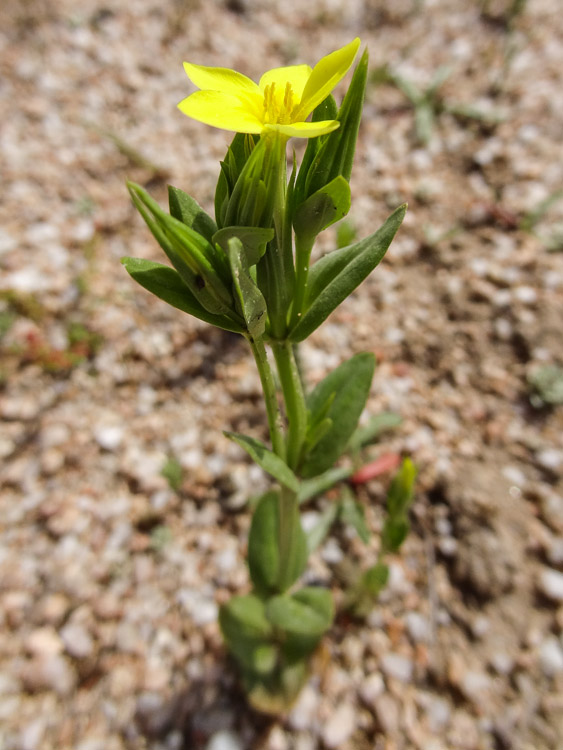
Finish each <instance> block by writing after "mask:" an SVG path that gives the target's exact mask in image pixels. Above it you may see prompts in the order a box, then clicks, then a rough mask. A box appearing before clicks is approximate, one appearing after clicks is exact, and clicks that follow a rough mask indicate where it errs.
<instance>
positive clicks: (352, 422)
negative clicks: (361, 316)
mask: <svg viewBox="0 0 563 750" xmlns="http://www.w3.org/2000/svg"><path fill="white" fill-rule="evenodd" d="M374 369H375V357H374V356H373V354H370V353H368V352H363V353H360V354H356V355H354V356H353V357H352V358H351V359H349V360H348V361H347V362H343V363H342V364H341V365H340V366H339V367H337V368H336V370H334V371H333V372H331V373H330V374H329V375H327V377H326V378H325V379H324V380H322V381H321V382H320V383H319V384H318V385H317V386H316V388H315V389H314V390H313V392H312V393H311V394H310V396H309V398H308V399H307V406H308V407H309V409H310V411H311V414H312V415H313V416H312V421H314V415H315V414H316V413H317V412H318V411H319V410H321V409H323V408H324V405H325V403H326V401H327V400H328V399H333V402H332V404H331V406H330V409H329V410H328V417H329V418H330V419H331V420H332V426H331V428H330V430H329V431H328V432H327V433H326V435H325V436H324V437H323V438H322V439H321V440H320V441H319V442H318V443H317V445H316V446H315V447H314V448H313V449H312V450H311V452H310V453H309V454H308V455H307V456H306V457H305V461H304V463H303V466H302V468H301V474H302V476H303V477H313V476H317V475H318V474H322V473H323V472H324V471H327V469H329V468H330V467H331V466H333V464H334V463H335V462H336V461H337V459H338V458H339V457H340V456H341V454H342V452H343V451H344V449H345V447H346V445H347V443H348V441H349V439H350V437H351V435H352V433H353V432H354V430H355V429H356V425H357V423H358V420H359V418H360V415H361V413H362V411H363V409H364V407H365V403H366V401H367V397H368V395H369V389H370V386H371V381H372V378H373V372H374Z"/></svg>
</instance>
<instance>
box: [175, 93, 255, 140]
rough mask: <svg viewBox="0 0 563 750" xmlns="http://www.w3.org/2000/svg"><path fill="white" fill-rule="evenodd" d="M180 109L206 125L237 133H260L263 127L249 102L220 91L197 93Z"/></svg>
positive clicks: (180, 106)
mask: <svg viewBox="0 0 563 750" xmlns="http://www.w3.org/2000/svg"><path fill="white" fill-rule="evenodd" d="M178 109H179V110H181V111H182V112H183V113H184V114H185V115H187V116H188V117H191V118H193V119H194V120H199V122H204V123H205V124H206V125H212V126H213V127H214V128H222V129H223V130H232V131H234V132H237V133H260V132H261V131H262V127H263V126H262V122H261V121H260V120H259V119H258V117H256V116H255V115H254V114H253V112H252V110H251V109H250V108H249V107H248V104H247V102H245V101H244V100H241V99H240V98H239V97H237V96H233V95H232V94H224V93H221V92H219V91H196V92H195V93H194V94H192V95H191V96H188V97H187V99H184V100H183V101H181V102H180V104H178Z"/></svg>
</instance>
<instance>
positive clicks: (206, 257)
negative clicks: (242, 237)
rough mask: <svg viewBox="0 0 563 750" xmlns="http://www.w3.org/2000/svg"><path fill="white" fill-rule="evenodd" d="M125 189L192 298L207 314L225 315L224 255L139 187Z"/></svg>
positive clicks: (227, 280)
mask: <svg viewBox="0 0 563 750" xmlns="http://www.w3.org/2000/svg"><path fill="white" fill-rule="evenodd" d="M127 187H128V189H129V193H130V195H131V199H132V200H133V203H134V204H135V206H136V208H137V210H138V211H139V213H140V214H141V216H142V217H143V219H144V220H145V222H146V224H147V226H148V227H149V229H150V230H151V232H152V233H153V235H154V237H155V239H156V240H157V242H158V243H159V244H160V246H161V247H162V249H163V250H164V252H165V253H166V255H167V256H168V258H169V259H170V262H171V263H172V265H173V266H174V268H175V269H176V270H177V271H178V273H179V274H180V276H181V277H182V280H183V281H184V283H185V284H186V285H187V286H188V288H189V290H190V291H191V293H192V294H193V296H194V297H195V298H196V299H197V300H198V301H199V303H200V304H201V305H202V306H203V307H204V308H205V309H206V310H207V311H208V312H210V313H214V314H218V315H229V313H230V312H231V311H232V306H233V297H232V294H231V291H230V283H231V280H230V272H229V269H228V264H227V260H226V258H225V254H224V253H223V252H222V251H221V250H218V249H216V248H214V247H213V245H211V244H210V243H209V242H208V241H207V240H206V239H205V238H204V237H202V236H201V235H200V234H198V233H197V232H195V231H194V230H193V229H190V227H188V226H186V224H184V223H182V222H181V221H179V220H178V219H175V218H174V217H173V216H170V215H169V214H167V213H166V212H165V211H163V210H162V209H161V208H160V206H159V205H158V203H157V202H156V201H155V200H153V199H152V198H151V197H150V195H149V194H148V193H147V192H146V190H143V188H142V187H140V185H136V184H135V183H133V182H128V183H127Z"/></svg>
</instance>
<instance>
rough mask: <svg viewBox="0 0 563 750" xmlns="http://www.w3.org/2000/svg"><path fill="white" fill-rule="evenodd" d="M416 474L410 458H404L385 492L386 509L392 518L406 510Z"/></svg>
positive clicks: (410, 500) (410, 498)
mask: <svg viewBox="0 0 563 750" xmlns="http://www.w3.org/2000/svg"><path fill="white" fill-rule="evenodd" d="M416 475H417V470H416V466H415V465H414V464H413V462H412V461H411V459H410V458H405V459H404V460H403V463H402V464H401V468H400V469H399V471H398V472H397V474H396V475H395V476H394V477H393V480H392V482H391V486H390V487H389V492H388V493H387V511H388V513H389V515H390V516H391V517H392V518H397V517H400V516H403V515H404V514H405V513H406V512H407V511H408V509H409V506H410V504H411V502H412V496H413V491H414V482H415V479H416Z"/></svg>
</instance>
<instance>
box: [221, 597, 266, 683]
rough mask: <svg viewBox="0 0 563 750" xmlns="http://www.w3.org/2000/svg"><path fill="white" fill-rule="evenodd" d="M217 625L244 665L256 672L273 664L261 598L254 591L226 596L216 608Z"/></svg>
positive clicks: (237, 658)
mask: <svg viewBox="0 0 563 750" xmlns="http://www.w3.org/2000/svg"><path fill="white" fill-rule="evenodd" d="M219 626H220V628H221V632H222V634H223V638H224V639H225V642H226V644H227V646H228V648H229V650H230V651H231V653H232V654H233V656H234V657H235V659H236V660H237V661H238V662H239V664H241V665H242V666H243V667H244V668H246V669H249V670H252V671H253V672H257V673H263V672H266V671H270V670H271V669H272V668H273V666H274V665H275V661H276V657H277V650H276V648H275V646H274V645H273V643H272V635H273V628H272V625H271V624H270V622H269V621H268V620H267V619H266V615H265V608H264V602H263V601H262V599H260V598H259V597H258V596H255V595H254V594H247V595H246V596H234V597H233V598H232V599H229V601H228V602H227V603H226V604H223V605H222V606H221V608H220V610H219Z"/></svg>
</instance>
